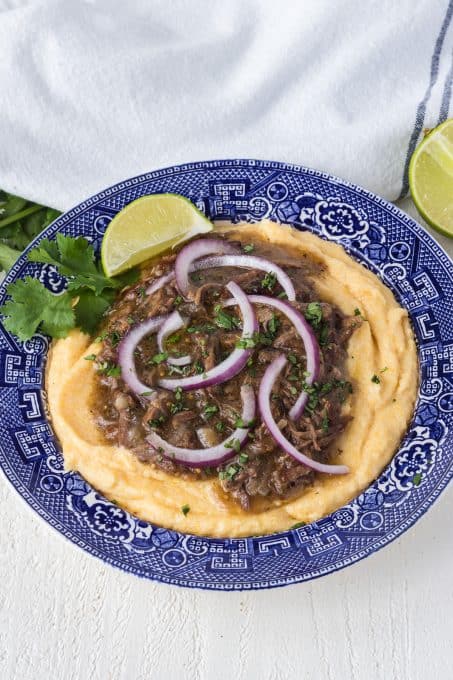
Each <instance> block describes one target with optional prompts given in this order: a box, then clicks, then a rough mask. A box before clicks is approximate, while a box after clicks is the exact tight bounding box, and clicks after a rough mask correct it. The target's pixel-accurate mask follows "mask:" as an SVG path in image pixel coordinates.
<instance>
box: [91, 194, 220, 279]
mask: <svg viewBox="0 0 453 680" xmlns="http://www.w3.org/2000/svg"><path fill="white" fill-rule="evenodd" d="M211 230H212V222H210V221H209V220H208V219H207V218H206V217H205V216H204V215H203V213H201V212H200V211H199V210H198V209H197V208H196V207H195V206H194V205H193V203H191V202H190V201H189V200H188V199H187V198H185V197H184V196H179V194H149V195H147V196H142V197H141V198H137V199H136V200H135V201H132V203H129V204H128V205H126V207H125V208H123V210H120V212H119V213H117V214H116V215H115V217H114V218H113V220H112V221H111V222H110V224H109V226H108V227H107V231H106V232H105V234H104V238H103V239H102V248H101V260H102V266H103V269H104V272H105V273H106V274H107V275H108V276H117V275H118V274H121V273H123V272H125V271H127V270H128V269H130V268H131V267H133V266H134V265H136V264H140V263H141V262H144V261H145V260H147V259H149V258H150V257H154V256H155V255H158V254H159V253H161V252H162V251H163V250H165V249H166V248H170V247H171V246H174V245H176V244H177V243H182V242H183V241H187V240H188V239H190V238H193V237H194V236H196V235H197V234H205V233H207V232H209V231H211Z"/></svg>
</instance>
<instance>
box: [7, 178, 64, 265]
mask: <svg viewBox="0 0 453 680" xmlns="http://www.w3.org/2000/svg"><path fill="white" fill-rule="evenodd" d="M59 214H60V213H59V211H58V210H54V209H53V208H46V207H45V206H43V205H40V204H38V203H33V202H32V201H27V200H26V199H25V198H20V197H19V196H14V195H13V194H8V193H7V192H6V191H1V190H0V270H4V271H8V270H9V269H11V267H12V266H13V264H14V263H15V261H16V260H17V258H18V257H19V255H20V254H21V252H22V250H23V249H24V248H25V247H26V246H27V245H28V244H29V243H30V241H32V240H33V239H34V238H35V236H37V235H38V234H39V233H40V232H41V231H42V230H43V229H44V228H45V227H47V226H48V225H49V224H50V223H51V222H53V221H54V220H55V219H56V218H57V217H58V215H59Z"/></svg>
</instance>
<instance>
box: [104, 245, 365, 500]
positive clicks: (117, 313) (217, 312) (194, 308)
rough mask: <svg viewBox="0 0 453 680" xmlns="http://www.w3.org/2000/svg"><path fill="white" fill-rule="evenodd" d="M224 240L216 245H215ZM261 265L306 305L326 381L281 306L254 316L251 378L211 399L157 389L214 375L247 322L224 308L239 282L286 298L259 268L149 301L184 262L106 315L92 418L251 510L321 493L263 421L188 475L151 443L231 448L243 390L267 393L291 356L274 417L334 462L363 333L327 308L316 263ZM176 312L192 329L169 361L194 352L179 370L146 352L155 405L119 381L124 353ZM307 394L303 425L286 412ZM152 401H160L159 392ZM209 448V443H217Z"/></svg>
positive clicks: (214, 389)
mask: <svg viewBox="0 0 453 680" xmlns="http://www.w3.org/2000/svg"><path fill="white" fill-rule="evenodd" d="M216 237H217V238H218V236H217V235H216ZM253 254H254V255H259V256H261V257H266V258H268V259H270V260H272V261H273V262H275V263H276V264H278V265H279V266H280V267H282V268H283V269H284V270H285V271H286V273H287V274H288V275H289V276H290V277H291V280H292V282H293V284H294V287H295V289H296V296H297V300H296V302H294V303H291V304H293V306H294V307H296V308H297V309H298V310H299V311H300V312H302V313H303V314H304V315H305V318H306V319H307V321H308V322H309V323H310V324H311V326H312V328H313V330H314V333H315V335H316V337H317V340H318V343H319V346H320V350H321V357H320V375H319V378H318V381H317V382H316V383H315V384H314V385H313V386H312V387H310V388H307V386H306V383H305V381H306V377H307V376H306V357H305V351H304V346H303V343H302V340H301V338H300V337H299V335H298V334H297V332H296V331H295V329H294V327H293V326H292V325H291V323H290V322H289V321H288V319H287V318H286V317H284V316H283V315H281V314H280V313H279V312H277V311H275V310H274V309H273V308H270V307H264V306H258V307H256V313H257V318H258V321H259V333H258V334H257V335H256V339H255V347H254V348H253V351H252V355H251V357H250V359H249V361H248V362H247V366H246V368H245V369H243V370H242V371H241V373H239V374H238V375H237V376H236V377H235V378H233V379H231V380H230V381H228V382H226V383H223V384H220V385H216V386H211V387H208V388H205V389H196V390H193V391H188V392H184V393H183V392H181V391H179V392H178V391H177V392H171V391H168V390H163V389H161V388H159V387H158V381H159V378H161V377H175V378H176V377H183V376H191V375H195V374H197V373H205V372H206V371H209V370H210V369H212V368H213V367H214V366H216V365H217V364H218V363H220V362H221V361H223V360H224V359H225V358H226V357H227V356H228V355H229V354H230V353H231V352H232V351H233V350H234V348H235V345H236V343H237V341H238V340H239V338H240V336H241V318H240V313H239V310H238V309H237V308H235V307H228V308H225V309H224V308H222V306H221V303H222V301H224V300H226V299H228V298H229V297H230V295H229V293H228V291H227V290H226V289H225V284H226V283H228V281H232V280H233V281H235V282H236V283H237V284H238V285H240V286H241V287H242V288H243V290H244V291H245V292H246V293H248V294H259V295H270V296H271V297H277V296H279V297H284V295H283V292H282V290H281V288H280V287H279V284H278V282H274V283H272V286H271V288H269V280H268V279H267V280H265V275H264V273H263V272H261V271H257V270H255V269H251V270H244V269H238V268H234V267H219V268H212V269H209V270H204V271H199V272H197V273H196V274H192V283H193V289H192V291H191V295H190V299H189V300H183V299H182V297H181V296H180V295H179V292H178V289H177V287H176V282H175V280H173V281H170V282H169V283H167V284H166V285H165V286H164V287H163V288H161V289H160V290H158V291H156V292H155V293H153V294H151V295H148V294H147V293H146V290H147V288H148V286H149V285H150V284H151V283H152V282H153V281H155V280H156V279H158V278H159V277H160V276H162V275H164V274H166V273H167V272H169V271H170V270H171V269H172V268H173V266H174V261H175V258H176V256H175V255H167V256H164V257H162V258H160V260H159V261H158V263H157V264H151V265H149V266H148V267H147V268H145V269H143V270H142V275H141V277H140V281H139V282H138V283H136V284H134V285H133V286H130V287H128V288H125V289H124V290H123V291H121V292H120V294H119V295H118V297H117V299H116V301H115V302H114V304H113V305H112V307H111V308H110V309H109V311H108V313H107V315H106V318H105V324H104V327H103V329H102V332H101V334H100V340H101V341H102V350H101V352H100V353H99V355H98V357H97V359H96V364H95V365H96V368H97V381H96V394H95V395H94V397H93V403H92V409H93V411H94V413H95V418H96V422H97V424H98V427H99V428H100V430H101V431H102V432H103V433H104V436H105V438H106V440H107V441H109V442H111V443H114V444H117V445H121V446H126V447H127V448H129V449H130V450H131V451H132V452H133V453H134V454H135V455H136V456H137V457H138V458H139V459H140V460H141V461H143V462H145V463H147V464H150V465H155V466H157V467H159V468H161V469H162V470H165V471H166V472H167V473H169V474H173V475H179V476H183V477H185V478H189V479H192V480H195V479H206V478H217V479H218V483H219V484H220V485H221V488H222V490H223V493H225V494H226V495H227V496H229V497H231V498H233V499H234V500H235V501H236V502H237V503H239V504H240V505H241V507H242V508H244V509H245V510H247V509H249V508H252V507H253V503H254V501H255V499H257V498H267V499H269V500H272V499H275V498H282V499H283V498H288V497H291V496H295V495H297V494H298V493H300V492H301V491H302V490H303V489H304V488H305V487H307V486H309V485H310V484H312V483H313V480H314V478H315V476H316V473H314V472H313V471H312V470H311V469H309V468H308V467H306V466H305V465H302V464H301V463H299V462H298V461H296V460H295V459H294V458H292V457H291V456H289V455H288V454H287V453H285V452H284V451H282V450H281V449H280V448H279V447H278V445H277V444H276V443H275V441H274V439H273V438H272V436H271V435H270V433H269V432H268V430H267V427H266V425H265V424H264V423H263V422H261V420H260V418H259V417H257V418H256V419H255V422H254V425H253V427H252V428H251V430H250V434H249V439H248V442H247V444H246V445H245V446H244V447H243V448H242V450H241V451H240V452H238V453H237V454H235V455H234V456H233V457H232V458H230V459H229V460H228V461H227V462H226V463H224V464H222V465H221V466H219V467H217V468H204V469H196V468H190V467H185V466H183V465H181V464H178V463H175V462H174V461H172V460H169V459H168V458H166V457H165V456H163V455H162V454H161V453H158V452H156V451H155V450H153V449H152V448H151V446H150V445H149V444H148V443H147V440H146V437H147V435H148V434H149V433H150V431H152V430H155V431H156V432H158V433H159V435H160V436H161V437H162V438H163V439H165V440H167V441H168V442H169V443H171V444H173V445H174V446H180V447H185V448H194V449H199V448H203V447H204V446H209V445H214V444H216V443H219V442H220V441H224V440H227V438H228V436H230V435H231V433H232V432H233V431H234V429H235V427H237V426H238V425H237V421H238V419H239V416H240V413H241V410H242V408H241V399H240V388H241V385H242V384H244V383H246V382H247V383H250V384H251V385H252V386H253V388H254V391H255V394H256V395H257V394H258V387H259V384H260V381H261V378H262V376H263V373H264V371H265V370H266V368H267V366H268V365H269V363H270V362H271V361H272V360H273V359H274V358H275V357H277V356H278V355H279V354H281V353H282V352H283V353H284V354H285V356H286V357H287V360H288V361H287V364H286V366H285V368H284V370H283V373H282V375H281V378H280V380H279V383H278V389H276V390H275V392H274V394H273V396H272V410H273V415H274V418H275V420H276V422H277V423H278V425H279V427H280V429H281V430H282V431H283V432H284V433H285V436H286V437H287V438H288V439H289V440H290V441H291V442H292V443H293V444H294V446H296V448H298V449H299V450H300V451H301V452H303V453H304V454H306V455H308V456H310V457H312V458H313V459H315V460H318V461H322V462H329V457H330V456H331V454H332V452H334V451H335V450H336V449H335V440H336V439H337V437H338V435H339V434H341V432H342V431H343V430H344V428H345V427H346V425H347V422H348V418H347V417H346V416H345V415H343V404H344V402H345V400H346V399H347V398H348V396H349V394H350V393H351V392H352V390H353V386H352V385H351V383H350V382H349V381H348V379H347V375H346V368H345V359H346V356H347V354H346V347H347V343H348V340H349V338H350V336H351V334H352V333H353V332H354V330H355V329H356V328H357V327H358V326H359V325H360V323H361V319H360V317H359V316H355V317H352V318H351V317H346V316H344V315H343V314H342V313H341V311H340V310H339V309H337V308H336V307H334V306H333V305H331V304H329V303H327V302H324V301H321V300H319V299H318V297H317V294H316V291H315V288H314V286H313V283H312V280H313V278H314V277H317V276H322V275H323V274H322V270H321V268H320V267H319V265H317V264H316V263H314V262H312V261H310V260H309V259H308V258H305V257H303V258H300V259H297V258H295V257H294V256H293V255H291V253H288V252H286V250H285V249H284V248H282V247H275V248H274V247H273V248H272V249H271V250H270V249H269V245H265V244H261V243H260V242H255V243H254V250H253ZM174 309H177V310H178V311H179V312H180V314H181V315H182V316H183V318H184V319H185V321H186V326H185V327H184V328H183V329H181V330H180V331H178V332H177V333H175V334H174V335H173V336H170V337H169V338H168V339H167V341H166V347H165V352H166V353H167V354H171V355H174V356H182V355H186V354H190V356H191V358H192V363H191V364H190V365H188V366H170V365H169V364H167V363H166V361H165V358H166V355H165V354H164V355H162V353H160V352H159V349H158V347H157V344H156V337H155V335H150V336H148V337H147V338H145V339H144V340H143V341H142V342H141V343H140V344H139V345H138V347H137V349H136V352H135V361H136V367H137V372H138V375H139V377H140V380H141V381H142V382H144V383H145V384H146V385H149V387H150V391H151V390H152V391H153V398H152V399H151V400H148V399H147V398H146V397H145V396H141V397H137V396H136V395H134V394H132V393H131V392H130V390H129V389H128V387H127V386H126V385H125V383H124V382H123V381H122V379H121V377H120V371H119V370H118V366H117V362H118V355H117V352H118V350H117V346H118V343H119V342H120V340H121V338H122V337H123V336H124V335H125V334H126V333H127V332H128V331H129V330H130V329H131V328H132V327H133V326H135V325H136V324H137V323H140V322H142V321H145V320H146V319H149V318H150V317H152V316H157V315H160V314H165V313H169V312H170V311H173V310H174ZM304 387H305V388H307V392H308V393H309V399H308V403H307V405H306V407H305V410H304V412H303V414H302V416H301V418H300V419H299V421H298V422H291V421H290V420H289V418H288V412H289V410H290V409H291V407H292V406H293V404H294V402H295V401H296V399H297V396H298V395H299V394H300V392H301V390H302V389H304ZM154 392H155V393H154ZM210 443H211V444H210Z"/></svg>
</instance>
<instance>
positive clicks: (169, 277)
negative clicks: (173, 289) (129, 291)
mask: <svg viewBox="0 0 453 680" xmlns="http://www.w3.org/2000/svg"><path fill="white" fill-rule="evenodd" d="M174 278H175V272H174V270H173V269H172V270H171V271H169V272H168V274H164V275H163V276H159V278H158V279H156V280H155V281H153V282H152V283H151V284H150V285H149V286H148V288H147V289H146V294H147V295H152V293H157V291H158V290H160V289H161V288H163V287H164V286H165V284H166V283H170V281H173V279H174Z"/></svg>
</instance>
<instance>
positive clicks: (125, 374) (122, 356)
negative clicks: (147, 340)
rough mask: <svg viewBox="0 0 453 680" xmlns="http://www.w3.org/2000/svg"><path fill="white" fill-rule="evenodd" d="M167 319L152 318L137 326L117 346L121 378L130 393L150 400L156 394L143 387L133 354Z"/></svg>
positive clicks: (161, 317) (165, 316)
mask: <svg viewBox="0 0 453 680" xmlns="http://www.w3.org/2000/svg"><path fill="white" fill-rule="evenodd" d="M167 318H168V316H167V315H164V316H153V317H152V318H151V319H148V320H147V321H144V322H143V323H140V324H138V325H137V326H135V327H134V328H132V329H131V330H130V331H129V333H127V335H125V336H124V338H123V339H122V340H121V342H120V344H119V345H118V363H119V365H120V368H121V377H122V378H123V380H124V382H125V383H126V385H127V386H128V387H129V388H130V389H131V390H132V392H135V394H137V395H139V396H143V397H146V398H147V399H150V400H151V399H153V398H154V396H155V394H156V393H155V391H154V390H153V389H152V388H150V387H149V385H145V383H142V382H141V380H140V379H139V377H138V375H137V371H136V368H135V359H134V352H135V349H136V347H137V345H138V344H139V342H140V341H141V340H143V338H144V337H145V336H147V335H149V334H150V333H155V332H156V331H157V330H159V328H160V327H161V326H162V324H163V323H164V322H165V321H166V320H167Z"/></svg>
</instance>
